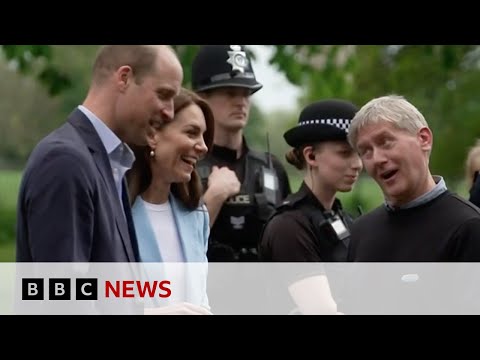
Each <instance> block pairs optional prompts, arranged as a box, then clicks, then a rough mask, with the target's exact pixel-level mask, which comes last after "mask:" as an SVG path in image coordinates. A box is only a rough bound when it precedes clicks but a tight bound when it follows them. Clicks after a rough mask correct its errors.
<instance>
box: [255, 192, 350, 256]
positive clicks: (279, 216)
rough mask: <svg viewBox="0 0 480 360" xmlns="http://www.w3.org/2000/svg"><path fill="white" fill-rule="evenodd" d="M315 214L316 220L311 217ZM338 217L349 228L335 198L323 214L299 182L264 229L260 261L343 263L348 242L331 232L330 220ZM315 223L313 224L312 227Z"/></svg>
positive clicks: (313, 198)
mask: <svg viewBox="0 0 480 360" xmlns="http://www.w3.org/2000/svg"><path fill="white" fill-rule="evenodd" d="M314 213H316V214H317V217H315V216H314V217H310V215H313V214H314ZM335 215H339V216H340V218H341V219H342V221H343V223H344V225H345V227H346V228H347V229H348V228H349V226H350V224H351V222H352V220H351V217H350V216H349V215H348V214H346V213H345V212H344V211H343V210H342V205H341V203H340V201H339V200H338V199H335V201H334V204H333V206H332V210H331V211H328V212H326V211H325V208H324V206H323V205H322V204H321V203H320V201H318V199H317V198H316V196H315V195H314V194H313V193H312V191H311V190H310V188H309V187H308V186H307V185H306V184H305V183H302V185H301V187H300V189H299V191H298V192H296V193H295V194H292V195H290V196H288V197H287V199H286V201H285V205H282V206H280V207H279V208H278V210H277V213H276V214H275V215H274V216H273V217H272V218H271V219H270V220H269V222H268V224H267V225H266V226H265V229H264V232H263V236H262V240H261V243H260V247H259V255H260V259H261V260H262V261H273V262H332V261H346V257H347V246H348V241H349V239H348V238H346V239H344V240H341V239H339V238H338V237H337V235H336V234H335V233H334V232H333V231H332V228H331V227H330V225H329V223H328V221H327V220H328V219H329V218H333V217H334V216H335ZM314 222H316V224H314Z"/></svg>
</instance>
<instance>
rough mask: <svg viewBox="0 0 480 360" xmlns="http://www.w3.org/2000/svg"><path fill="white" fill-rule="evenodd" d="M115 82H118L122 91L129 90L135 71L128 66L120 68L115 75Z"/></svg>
mask: <svg viewBox="0 0 480 360" xmlns="http://www.w3.org/2000/svg"><path fill="white" fill-rule="evenodd" d="M115 80H116V82H117V85H118V88H119V89H120V91H124V90H125V89H127V87H128V85H129V84H130V82H131V81H133V71H132V68H131V67H130V66H128V65H124V66H121V67H119V68H118V70H117V72H116V73H115Z"/></svg>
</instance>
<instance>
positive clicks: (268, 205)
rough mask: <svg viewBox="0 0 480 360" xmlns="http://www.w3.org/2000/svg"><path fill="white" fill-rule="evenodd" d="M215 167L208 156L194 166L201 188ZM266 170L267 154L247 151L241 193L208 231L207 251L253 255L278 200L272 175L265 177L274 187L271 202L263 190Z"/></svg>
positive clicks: (223, 208) (278, 192)
mask: <svg viewBox="0 0 480 360" xmlns="http://www.w3.org/2000/svg"><path fill="white" fill-rule="evenodd" d="M214 165H217V166H218V164H217V163H216V162H215V159H213V158H212V157H211V156H207V157H206V158H205V159H203V160H202V161H201V162H200V163H199V164H198V166H197V171H198V174H199V175H200V178H201V179H202V184H203V186H204V189H206V188H207V184H208V176H209V175H210V173H211V169H212V167H213V166H214ZM265 171H270V172H271V170H270V169H268V158H267V155H266V154H265V153H259V152H256V151H252V150H249V151H248V152H247V154H246V156H245V176H244V180H243V183H242V184H241V188H240V192H239V193H238V194H237V195H235V196H233V197H231V198H230V199H228V200H227V201H226V202H225V203H224V204H223V206H222V209H221V210H220V213H219V215H218V217H217V219H216V221H215V224H214V226H213V227H212V229H211V232H210V248H214V247H215V246H216V245H217V244H222V245H224V246H227V247H229V248H230V249H231V250H232V252H233V253H235V254H237V255H238V253H241V252H245V251H254V252H255V254H256V249H257V245H258V242H259V240H260V234H261V231H262V228H263V226H264V224H265V222H266V220H267V219H268V218H269V217H270V216H271V215H272V214H273V212H274V211H275V206H276V205H277V204H278V203H279V201H280V190H279V186H278V177H277V175H276V173H275V172H273V174H271V173H270V174H268V175H269V176H271V175H273V176H274V177H275V179H274V181H275V182H276V184H277V188H276V191H275V198H274V199H272V197H271V196H269V195H270V194H269V193H268V192H267V191H266V190H267V189H266V184H265V181H264V179H265V174H264V172H265ZM268 181H269V180H268ZM209 260H212V259H210V258H209ZM213 260H215V259H213Z"/></svg>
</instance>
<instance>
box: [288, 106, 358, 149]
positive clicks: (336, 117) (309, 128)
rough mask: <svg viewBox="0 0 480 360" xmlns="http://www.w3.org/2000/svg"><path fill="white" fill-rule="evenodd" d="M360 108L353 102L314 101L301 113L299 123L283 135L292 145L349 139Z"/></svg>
mask: <svg viewBox="0 0 480 360" xmlns="http://www.w3.org/2000/svg"><path fill="white" fill-rule="evenodd" d="M357 111H358V108H357V107H356V106H355V105H353V104H352V103H351V102H349V101H346V100H339V99H329V100H321V101H317V102H314V103H312V104H310V105H308V106H306V107H305V108H304V109H303V110H302V112H301V113H300V118H299V119H298V124H297V126H295V127H294V128H292V129H290V130H288V131H287V132H286V133H285V134H284V135H283V137H284V138H285V141H286V142H287V144H288V145H290V146H291V147H299V146H301V145H305V144H314V143H317V142H321V141H335V140H344V141H346V140H347V134H348V129H349V127H350V123H351V122H352V119H353V117H354V116H355V113H356V112H357Z"/></svg>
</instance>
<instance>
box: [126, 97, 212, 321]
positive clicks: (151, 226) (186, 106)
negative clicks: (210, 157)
mask: <svg viewBox="0 0 480 360" xmlns="http://www.w3.org/2000/svg"><path fill="white" fill-rule="evenodd" d="M174 110H175V116H174V119H173V121H171V122H169V123H166V124H164V125H161V126H154V127H152V129H151V131H150V134H149V136H148V146H145V147H133V146H132V147H133V149H134V152H135V157H136V161H135V164H134V166H133V168H132V170H131V171H130V172H129V174H128V175H127V178H128V182H129V190H130V196H131V199H132V200H133V206H132V215H133V222H134V224H135V230H136V235H137V240H138V250H139V257H140V260H141V261H142V262H177V263H182V262H207V257H206V252H207V247H208V236H209V232H210V228H209V217H208V212H207V210H206V208H205V206H204V205H200V197H201V194H202V188H201V182H200V179H199V176H198V174H197V172H196V170H195V166H196V163H197V161H198V160H199V159H201V158H202V157H203V156H205V154H206V153H207V151H208V149H209V148H210V147H211V145H212V142H213V115H212V112H211V110H210V108H209V106H208V104H207V103H206V102H205V101H204V100H202V99H201V98H199V97H198V96H197V95H196V94H194V93H192V92H190V91H188V90H186V89H182V90H181V91H180V94H179V95H177V96H176V97H175V99H174ZM177 275H178V276H179V278H178V281H177V283H182V284H183V283H184V282H185V281H187V280H188V279H186V278H185V276H186V275H185V274H177ZM196 276H200V277H201V278H200V279H197V278H195V281H188V282H185V283H186V284H191V286H190V287H189V286H186V290H185V292H182V291H175V292H172V296H171V298H169V302H168V304H169V305H170V304H178V303H184V302H187V303H192V304H194V305H197V306H201V307H203V308H209V305H208V299H207V295H206V276H204V277H203V276H202V275H201V274H197V275H196ZM200 312H201V311H200Z"/></svg>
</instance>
